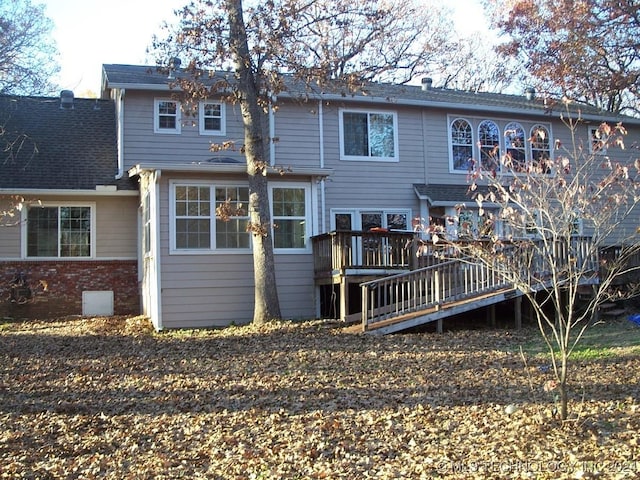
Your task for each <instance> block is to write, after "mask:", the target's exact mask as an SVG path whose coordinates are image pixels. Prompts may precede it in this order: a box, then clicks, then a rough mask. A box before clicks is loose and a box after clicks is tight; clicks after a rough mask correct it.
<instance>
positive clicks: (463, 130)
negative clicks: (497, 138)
mask: <svg viewBox="0 0 640 480" xmlns="http://www.w3.org/2000/svg"><path fill="white" fill-rule="evenodd" d="M450 138H451V158H452V161H453V170H454V171H463V172H468V171H469V170H471V169H472V168H473V134H472V131H471V124H470V123H469V122H468V121H466V120H464V119H462V118H457V119H455V120H454V121H453V122H451V131H450Z"/></svg>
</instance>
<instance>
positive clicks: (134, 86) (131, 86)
mask: <svg viewBox="0 0 640 480" xmlns="http://www.w3.org/2000/svg"><path fill="white" fill-rule="evenodd" d="M116 88H119V89H122V90H157V91H162V92H168V91H169V90H174V91H180V88H177V87H175V88H171V87H170V86H169V85H167V84H162V83H107V89H116Z"/></svg>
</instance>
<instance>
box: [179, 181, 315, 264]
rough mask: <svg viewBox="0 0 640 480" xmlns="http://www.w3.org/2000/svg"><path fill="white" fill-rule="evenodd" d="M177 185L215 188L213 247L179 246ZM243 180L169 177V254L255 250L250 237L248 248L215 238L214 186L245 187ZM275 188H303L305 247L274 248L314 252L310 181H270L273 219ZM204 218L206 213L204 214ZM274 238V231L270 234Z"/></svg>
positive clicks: (293, 252)
mask: <svg viewBox="0 0 640 480" xmlns="http://www.w3.org/2000/svg"><path fill="white" fill-rule="evenodd" d="M177 186H199V187H209V188H211V189H212V192H211V193H212V195H211V199H212V203H213V205H212V212H211V213H212V215H211V217H209V218H210V219H211V222H210V228H211V245H210V248H198V249H186V248H185V249H183V248H177V247H176V243H177V242H176V228H175V225H176V193H175V191H176V187H177ZM245 186H247V184H243V183H242V182H233V181H224V182H218V181H216V182H213V181H201V180H170V181H169V230H170V234H169V254H170V255H227V254H229V255H233V254H245V255H246V254H251V253H252V251H253V248H252V243H253V242H251V239H249V248H217V245H216V240H215V233H216V231H215V221H216V217H215V188H216V187H245ZM274 188H304V191H305V239H306V242H305V247H304V248H275V249H274V253H278V254H283V253H284V254H309V253H311V240H310V238H311V236H312V235H313V233H312V232H313V216H312V215H313V209H314V206H313V203H312V197H311V185H310V184H309V183H307V182H273V183H270V184H269V208H270V212H271V217H272V221H273V202H272V199H273V189H274ZM203 218H204V217H203ZM271 238H272V239H273V235H272V237H271Z"/></svg>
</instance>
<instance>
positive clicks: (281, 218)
mask: <svg viewBox="0 0 640 480" xmlns="http://www.w3.org/2000/svg"><path fill="white" fill-rule="evenodd" d="M271 195H272V208H273V213H272V216H273V224H274V229H273V246H274V248H305V247H306V246H307V216H306V203H307V202H306V190H305V188H304V187H299V188H284V187H282V188H281V187H277V188H273V189H272V191H271Z"/></svg>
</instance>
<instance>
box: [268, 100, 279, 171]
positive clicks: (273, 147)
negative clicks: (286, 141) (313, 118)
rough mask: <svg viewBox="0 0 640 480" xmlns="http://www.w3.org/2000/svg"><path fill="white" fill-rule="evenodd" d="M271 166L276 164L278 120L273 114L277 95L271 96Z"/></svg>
mask: <svg viewBox="0 0 640 480" xmlns="http://www.w3.org/2000/svg"><path fill="white" fill-rule="evenodd" d="M269 99H270V101H269V157H270V158H269V164H270V165H271V166H272V167H273V166H274V165H275V164H276V142H275V141H274V139H275V136H276V124H275V122H276V118H275V114H274V112H273V104H274V103H276V102H277V101H278V97H276V96H275V95H269Z"/></svg>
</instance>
